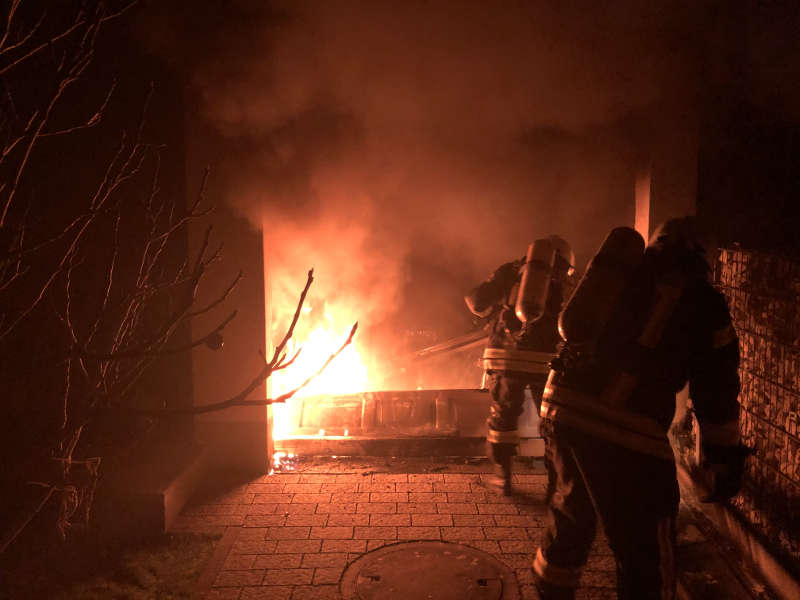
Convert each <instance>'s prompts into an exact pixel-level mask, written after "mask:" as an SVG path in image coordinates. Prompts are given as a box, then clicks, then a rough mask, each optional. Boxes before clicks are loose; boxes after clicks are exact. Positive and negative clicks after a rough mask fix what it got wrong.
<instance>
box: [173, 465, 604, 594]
mask: <svg viewBox="0 0 800 600" xmlns="http://www.w3.org/2000/svg"><path fill="white" fill-rule="evenodd" d="M364 462H369V459H362V460H361V465H362V466H361V469H362V471H361V472H345V473H343V472H335V471H341V470H343V468H342V464H341V463H335V462H334V463H332V466H333V467H334V468H332V469H330V470H331V471H334V472H315V471H314V470H312V468H309V469H308V470H307V471H302V472H294V473H279V474H276V475H272V476H261V477H257V478H254V479H253V480H251V481H249V482H246V483H244V484H242V483H241V482H239V483H238V484H236V485H235V486H231V487H230V488H229V489H227V490H222V491H221V492H219V493H216V494H206V495H204V496H203V497H202V498H201V499H199V500H197V501H193V502H192V503H190V505H189V506H188V507H187V508H186V509H185V510H184V512H183V514H182V515H181V517H180V518H179V519H178V523H177V525H176V529H178V530H182V531H211V530H213V531H225V530H228V529H229V528H233V529H234V530H235V533H236V537H235V541H233V543H232V545H231V546H230V549H229V550H228V551H227V556H225V558H224V560H220V561H218V562H219V564H216V565H212V564H209V567H208V569H215V571H214V572H213V573H212V572H209V573H206V574H204V575H205V576H204V579H203V580H204V581H210V582H213V583H212V584H211V587H210V588H209V589H206V590H200V595H199V597H201V598H205V599H208V600H211V599H215V600H260V599H269V600H341V595H340V592H339V583H340V581H341V577H342V573H343V572H344V570H345V569H346V568H347V566H348V565H349V564H350V563H352V562H353V561H355V560H357V559H358V558H360V557H361V556H363V555H364V553H365V552H370V551H372V550H376V549H378V548H380V547H382V546H384V545H386V544H397V543H401V544H402V543H405V542H408V541H414V540H441V541H445V542H452V543H458V544H463V545H467V546H472V547H474V548H477V549H479V550H482V551H483V552H487V553H490V554H492V555H493V556H495V557H496V558H498V559H499V560H501V561H503V562H504V563H505V564H506V565H507V566H508V567H509V568H511V569H514V570H515V573H516V577H517V581H518V583H519V586H520V597H521V598H523V599H526V598H531V599H534V598H536V595H535V591H534V587H533V583H534V581H533V574H532V571H531V569H530V565H531V562H532V560H533V555H534V554H535V552H536V549H537V547H538V545H539V540H540V538H541V535H542V531H543V527H544V522H545V521H544V515H545V510H544V494H545V485H546V480H545V475H544V473H543V472H542V471H541V468H538V470H537V469H534V468H527V469H525V468H520V469H519V471H520V472H518V473H516V474H515V476H514V480H515V486H516V489H519V490H520V492H521V493H520V494H519V495H518V496H517V495H515V496H513V497H511V498H506V497H503V496H501V495H498V494H497V493H496V492H495V491H494V490H493V489H492V488H489V487H487V486H486V483H485V480H484V476H485V475H486V474H487V473H488V472H489V467H488V464H487V463H485V462H484V463H481V464H479V465H474V464H469V463H468V464H452V463H450V464H448V463H447V462H441V463H439V462H433V461H430V460H427V461H417V463H416V464H415V465H414V468H411V467H409V468H408V469H407V470H406V472H388V471H389V469H386V468H385V467H384V465H386V463H387V460H386V459H385V458H381V459H374V460H373V461H372V463H374V464H373V465H370V466H369V469H368V470H364V466H363V463H364ZM409 462H410V461H409ZM374 471H387V472H374ZM430 471H435V472H430ZM362 473H365V474H362ZM226 535H227V534H226ZM212 562H213V561H212ZM582 581H583V584H584V588H585V589H582V590H581V591H580V593H579V596H578V597H579V598H595V597H596V598H612V597H614V595H615V593H616V591H615V588H614V563H613V559H612V557H611V556H610V554H609V550H608V548H607V547H605V546H603V545H602V544H601V545H599V546H598V548H597V550H596V551H595V552H594V553H593V554H592V557H591V558H590V560H589V564H588V565H587V572H586V577H585V578H584V580H582Z"/></svg>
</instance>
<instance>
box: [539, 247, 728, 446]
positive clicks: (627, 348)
mask: <svg viewBox="0 0 800 600" xmlns="http://www.w3.org/2000/svg"><path fill="white" fill-rule="evenodd" d="M656 322H658V323H660V326H656V327H654V326H653V324H654V323H656ZM738 366H739V345H738V338H737V335H736V331H735V330H734V328H733V325H732V323H731V317H730V312H729V310H728V306H727V302H726V300H725V298H724V296H722V294H720V293H719V292H718V291H717V290H716V289H715V288H714V287H713V286H712V285H711V284H710V283H709V281H708V277H707V267H706V266H705V265H704V264H701V261H700V260H699V259H698V258H697V257H694V256H691V255H686V256H677V257H676V256H674V255H672V256H671V255H668V254H667V253H665V252H661V251H659V250H658V249H655V248H648V249H647V251H646V252H645V257H644V262H643V264H642V266H641V267H640V269H639V271H638V272H637V273H636V276H635V277H633V278H632V281H631V283H630V284H629V286H628V288H627V289H626V291H625V293H624V295H623V298H622V299H621V301H620V302H618V303H617V306H616V308H615V310H614V312H613V313H612V315H611V317H610V319H609V321H608V323H607V325H606V327H605V328H604V330H603V333H602V334H601V336H600V338H599V339H598V340H597V342H596V345H595V346H594V347H592V348H574V347H570V344H569V343H568V342H567V343H565V344H564V345H563V347H562V349H561V352H560V353H559V357H558V358H557V359H556V360H555V361H554V362H553V364H552V367H553V369H552V370H551V371H550V373H549V376H548V381H547V384H546V386H545V391H544V395H543V402H542V406H541V417H542V418H543V419H549V420H550V421H552V422H553V423H561V424H564V425H567V426H569V427H570V428H573V429H578V430H581V431H583V432H585V433H588V434H590V435H594V436H598V437H601V438H604V439H606V440H607V441H611V442H613V443H617V444H620V445H623V446H626V447H629V448H631V449H633V450H637V451H640V452H644V453H647V454H651V455H655V456H660V457H662V458H669V459H671V458H672V452H671V448H670V446H669V443H668V441H667V438H666V432H667V429H668V428H669V425H670V423H671V422H672V419H673V416H674V411H675V395H676V393H677V392H678V391H680V390H681V389H682V388H683V386H684V385H685V384H686V383H687V381H688V383H689V395H690V397H691V399H692V403H693V406H694V411H695V414H696V416H697V419H698V422H699V424H700V429H701V438H702V441H703V445H704V446H712V447H718V446H724V447H728V446H735V445H737V444H738V441H739V430H738V416H739V405H738V402H737V397H738V394H739V375H738Z"/></svg>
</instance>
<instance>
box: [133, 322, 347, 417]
mask: <svg viewBox="0 0 800 600" xmlns="http://www.w3.org/2000/svg"><path fill="white" fill-rule="evenodd" d="M357 329H358V322H356V323H354V324H353V327H352V328H351V329H350V334H349V335H348V336H347V339H346V340H345V341H344V342H343V343H342V345H341V346H339V348H338V349H336V351H334V352H333V353H332V354H331V355H330V356H329V357H328V358H327V360H326V361H325V362H324V363H323V364H322V365H321V366H320V367H319V369H317V371H315V372H314V373H313V374H312V375H310V376H309V377H307V378H306V379H305V380H304V381H303V382H302V383H301V384H300V385H298V386H297V387H295V388H294V389H292V390H290V391H288V392H286V393H283V394H281V395H280V396H277V397H275V398H265V399H263V400H247V399H246V397H247V396H248V395H249V394H250V393H251V392H252V391H253V390H255V389H256V388H257V387H258V386H259V385H260V384H261V383H262V382H263V381H264V380H265V379H267V377H269V375H270V374H271V373H272V372H273V371H274V369H272V370H269V369H267V368H265V369H264V370H262V371H261V372H260V373H259V374H258V375H257V376H256V377H255V378H254V379H253V381H251V383H250V384H249V385H248V386H247V387H246V388H245V389H244V390H242V391H241V392H239V393H238V394H236V395H235V396H233V397H231V398H229V399H227V400H224V401H222V402H215V403H212V404H205V405H203V406H193V407H190V408H164V409H160V410H141V409H122V410H124V412H127V413H131V414H135V415H141V416H154V417H156V416H168V415H181V414H184V415H186V414H191V415H197V414H203V413H208V412H217V411H220V410H225V409H226V408H232V407H234V406H267V405H269V404H282V403H284V402H286V401H287V400H289V399H290V398H291V397H292V396H294V395H295V394H296V393H297V392H299V391H300V390H302V389H303V388H304V387H306V386H307V385H308V384H309V383H311V382H312V381H313V380H314V379H315V378H316V377H318V376H319V375H320V374H321V373H322V372H323V371H324V370H325V369H326V368H327V367H328V365H330V364H331V362H333V360H334V359H335V358H336V357H337V356H339V354H341V353H342V351H343V350H344V349H345V348H346V347H347V346H348V345H350V344H351V343H352V342H353V337H354V336H355V334H356V330H357ZM295 357H296V355H295ZM293 360H294V358H292V361H293ZM290 362H291V361H290ZM288 364H289V363H286V365H285V366H288ZM266 367H269V365H266ZM265 371H268V372H267V374H266V375H263V374H264V373H265Z"/></svg>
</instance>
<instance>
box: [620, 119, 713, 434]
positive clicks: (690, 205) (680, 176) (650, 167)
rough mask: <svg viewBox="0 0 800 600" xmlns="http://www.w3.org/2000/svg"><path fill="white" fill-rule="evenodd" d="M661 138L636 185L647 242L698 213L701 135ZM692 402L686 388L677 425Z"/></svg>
mask: <svg viewBox="0 0 800 600" xmlns="http://www.w3.org/2000/svg"><path fill="white" fill-rule="evenodd" d="M658 137H659V139H657V140H654V143H653V144H652V145H651V155H650V161H649V162H648V164H647V165H646V166H645V167H644V168H642V169H641V170H640V171H639V173H638V174H637V176H636V181H635V184H634V201H635V214H634V228H635V229H636V231H638V232H639V233H640V234H641V235H642V237H643V238H644V239H645V242H646V241H647V240H649V239H650V235H651V234H652V233H653V231H654V230H655V228H656V227H658V226H659V224H661V223H663V222H664V221H666V220H668V219H671V218H673V217H683V216H687V215H694V214H696V212H697V158H698V136H697V132H696V131H695V130H694V129H692V128H681V127H678V126H676V127H674V128H668V127H664V128H661V129H660V133H659V135H658ZM688 401H689V390H688V386H686V387H684V389H683V390H681V391H680V392H679V393H678V396H677V398H676V410H675V422H678V421H680V420H682V419H683V418H684V417H685V415H686V410H687V405H688Z"/></svg>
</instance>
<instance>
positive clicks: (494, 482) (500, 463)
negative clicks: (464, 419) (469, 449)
mask: <svg viewBox="0 0 800 600" xmlns="http://www.w3.org/2000/svg"><path fill="white" fill-rule="evenodd" d="M487 446H488V452H487V454H488V455H489V459H490V460H491V461H492V463H493V464H494V473H493V475H492V476H491V478H490V479H489V485H491V486H492V487H495V488H497V489H499V490H502V491H503V495H504V496H510V495H511V459H512V457H513V456H514V454H516V444H498V443H492V442H489V443H488V444H487Z"/></svg>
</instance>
